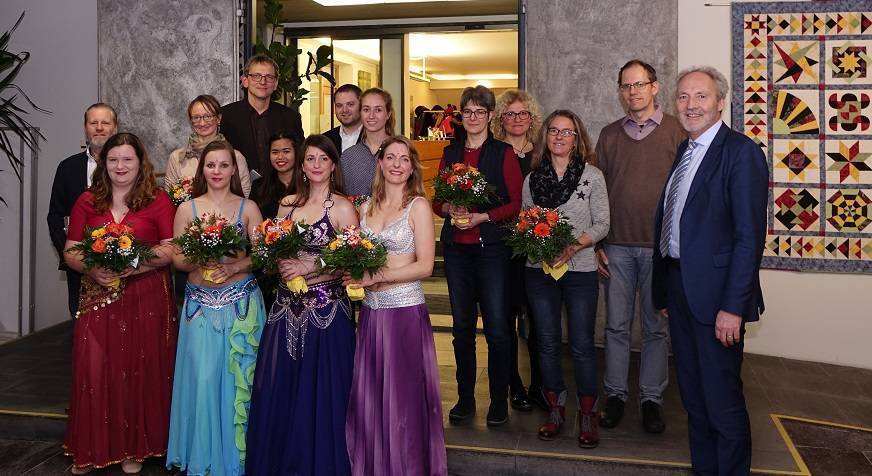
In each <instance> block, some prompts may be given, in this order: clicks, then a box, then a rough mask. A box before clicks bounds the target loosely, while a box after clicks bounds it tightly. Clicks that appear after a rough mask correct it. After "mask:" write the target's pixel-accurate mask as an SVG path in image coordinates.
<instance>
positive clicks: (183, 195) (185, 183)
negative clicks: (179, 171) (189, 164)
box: [169, 178, 194, 207]
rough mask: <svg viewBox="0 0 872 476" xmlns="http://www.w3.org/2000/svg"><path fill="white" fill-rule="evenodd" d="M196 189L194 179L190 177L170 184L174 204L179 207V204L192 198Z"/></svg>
mask: <svg viewBox="0 0 872 476" xmlns="http://www.w3.org/2000/svg"><path fill="white" fill-rule="evenodd" d="M193 190H194V181H193V180H191V179H189V178H183V179H179V180H178V181H177V182H176V183H174V184H172V185H170V190H169V194H170V200H172V201H173V205H175V206H176V207H178V206H179V205H181V204H183V203H185V202H187V201H188V200H190V199H191V198H193V197H192V196H191V193H192V192H193Z"/></svg>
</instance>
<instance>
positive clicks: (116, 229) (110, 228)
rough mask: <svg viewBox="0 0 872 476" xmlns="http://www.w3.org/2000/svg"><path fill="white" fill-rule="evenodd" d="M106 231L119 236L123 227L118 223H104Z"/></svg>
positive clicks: (122, 231)
mask: <svg viewBox="0 0 872 476" xmlns="http://www.w3.org/2000/svg"><path fill="white" fill-rule="evenodd" d="M106 231H107V232H108V233H109V234H110V235H112V236H116V237H117V236H121V234H122V233H124V228H122V227H121V225H119V224H118V223H110V224H108V225H106Z"/></svg>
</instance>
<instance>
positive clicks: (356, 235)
mask: <svg viewBox="0 0 872 476" xmlns="http://www.w3.org/2000/svg"><path fill="white" fill-rule="evenodd" d="M387 259H388V252H387V250H386V249H385V247H384V245H382V244H381V243H379V242H377V241H376V240H375V239H374V238H373V237H372V235H370V234H367V233H363V232H362V231H361V230H360V228H358V227H356V226H354V225H351V226H347V227H345V228H344V229H343V230H342V233H340V234H339V235H337V236H336V238H335V239H334V240H333V241H331V242H330V244H328V245H327V247H326V248H324V249H323V250H322V252H321V267H322V268H323V269H324V270H326V271H331V272H332V271H347V272H348V273H350V274H351V277H352V278H353V279H363V273H369V275H370V276H372V275H373V274H375V273H376V271H378V270H379V268H381V267H382V266H384V265H385V262H386V261H387ZM345 290H346V292H347V293H348V298H349V299H351V300H352V301H359V300H361V299H363V296H364V295H365V291H364V290H363V288H360V287H356V286H353V285H350V284H349V285H348V286H346V287H345Z"/></svg>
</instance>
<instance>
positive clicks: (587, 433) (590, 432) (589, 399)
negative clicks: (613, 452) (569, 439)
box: [578, 396, 599, 448]
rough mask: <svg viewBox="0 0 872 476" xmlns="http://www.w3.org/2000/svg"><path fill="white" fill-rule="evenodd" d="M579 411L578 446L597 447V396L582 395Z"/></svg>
mask: <svg viewBox="0 0 872 476" xmlns="http://www.w3.org/2000/svg"><path fill="white" fill-rule="evenodd" d="M580 400H581V401H580V402H579V407H580V408H581V410H579V411H578V446H580V447H582V448H596V447H597V445H599V431H598V430H597V414H596V397H593V396H582V397H581V398H580Z"/></svg>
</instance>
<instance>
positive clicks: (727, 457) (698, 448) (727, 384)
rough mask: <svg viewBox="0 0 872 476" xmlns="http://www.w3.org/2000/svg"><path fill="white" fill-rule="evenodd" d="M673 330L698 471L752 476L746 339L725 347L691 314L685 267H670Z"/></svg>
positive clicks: (670, 307)
mask: <svg viewBox="0 0 872 476" xmlns="http://www.w3.org/2000/svg"><path fill="white" fill-rule="evenodd" d="M667 289H668V291H667V292H668V296H669V298H668V304H667V305H668V306H669V331H670V333H671V335H672V353H673V356H674V359H675V371H676V374H677V377H678V389H679V392H680V393H681V401H682V403H683V404H684V408H685V410H687V433H688V439H689V441H690V456H691V462H692V463H693V469H694V472H696V473H697V474H703V475H714V474H720V475H727V474H728V475H737V474H749V473H750V471H751V423H750V421H749V418H748V410H747V409H746V407H745V396H744V395H743V394H742V349H743V343H742V342H744V328H743V330H742V334H743V340H742V341H740V342H739V343H738V344H735V345H733V346H732V347H724V346H723V345H721V343H720V342H719V341H718V340H717V339H715V329H714V324H703V323H701V322H699V321H698V320H697V319H696V318H695V317H694V316H693V314H692V313H691V311H690V306H689V305H688V303H687V297H686V295H685V292H684V286H683V284H682V282H681V270H680V268H679V267H677V266H670V268H669V277H668V288H667Z"/></svg>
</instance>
